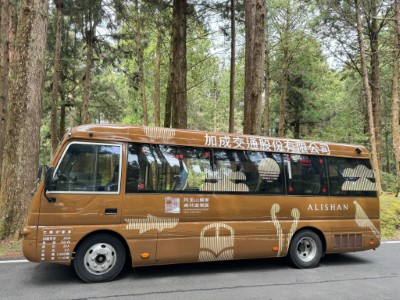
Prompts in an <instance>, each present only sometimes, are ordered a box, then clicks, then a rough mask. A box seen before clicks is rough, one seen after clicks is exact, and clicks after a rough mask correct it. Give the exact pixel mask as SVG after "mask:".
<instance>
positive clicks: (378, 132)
mask: <svg viewBox="0 0 400 300" xmlns="http://www.w3.org/2000/svg"><path fill="white" fill-rule="evenodd" d="M370 14H371V25H370V29H369V37H370V39H369V40H370V47H371V82H370V84H371V94H372V95H371V96H372V109H373V116H374V124H375V137H376V151H377V153H376V155H377V159H378V165H379V170H382V117H381V104H380V103H381V83H380V71H379V30H380V29H379V28H378V19H377V3H376V1H371V11H370Z"/></svg>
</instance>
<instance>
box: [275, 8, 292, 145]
mask: <svg viewBox="0 0 400 300" xmlns="http://www.w3.org/2000/svg"><path fill="white" fill-rule="evenodd" d="M290 18H291V10H290V7H287V11H286V19H285V26H284V27H285V28H284V32H283V33H282V35H283V37H282V38H281V40H282V41H281V43H282V51H283V63H282V77H281V96H280V105H279V125H278V136H279V137H284V136H285V129H286V120H285V117H286V101H287V99H286V98H287V90H288V82H289V67H290V51H289V31H290V28H289V26H290Z"/></svg>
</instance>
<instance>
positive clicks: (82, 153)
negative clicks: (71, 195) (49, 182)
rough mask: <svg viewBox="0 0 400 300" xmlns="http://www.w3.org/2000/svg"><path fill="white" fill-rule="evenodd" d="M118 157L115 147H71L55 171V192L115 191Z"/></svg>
mask: <svg viewBox="0 0 400 300" xmlns="http://www.w3.org/2000/svg"><path fill="white" fill-rule="evenodd" d="M120 153H121V147H120V146H117V145H115V146H114V145H99V144H78V143H74V144H71V145H70V146H69V147H68V149H67V151H66V153H65V154H64V156H63V158H62V161H61V162H60V164H59V166H58V168H57V170H56V173H55V177H54V178H55V179H56V181H55V184H54V191H70V192H79V191H82V192H94V191H101V192H113V191H118V190H119V180H120V165H119V162H120Z"/></svg>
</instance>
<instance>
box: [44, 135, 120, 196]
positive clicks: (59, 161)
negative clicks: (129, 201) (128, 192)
mask: <svg viewBox="0 0 400 300" xmlns="http://www.w3.org/2000/svg"><path fill="white" fill-rule="evenodd" d="M76 144H79V145H95V146H114V147H115V146H117V147H119V177H118V189H117V191H108V192H107V191H56V190H49V191H48V192H49V193H51V194H75V195H76V194H84V195H93V194H95V195H119V194H120V193H121V184H122V182H121V181H122V152H123V151H122V148H123V144H122V143H114V144H113V143H101V142H79V141H72V142H71V143H69V144H68V145H67V147H66V148H65V150H64V152H63V154H62V156H61V158H60V159H59V160H58V162H57V165H56V167H55V169H54V173H53V179H54V177H55V176H56V174H57V171H58V168H59V167H60V164H61V162H62V161H63V159H64V157H65V155H66V154H67V152H68V150H69V148H70V147H71V145H76Z"/></svg>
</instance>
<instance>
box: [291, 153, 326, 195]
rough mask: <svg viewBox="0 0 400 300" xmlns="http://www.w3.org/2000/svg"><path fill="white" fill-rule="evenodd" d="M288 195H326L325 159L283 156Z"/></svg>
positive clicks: (292, 155) (309, 156)
mask: <svg viewBox="0 0 400 300" xmlns="http://www.w3.org/2000/svg"><path fill="white" fill-rule="evenodd" d="M284 157H285V165H286V177H287V193H288V195H328V190H327V180H326V170H325V158H323V157H319V156H311V155H299V154H285V155H284Z"/></svg>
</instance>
